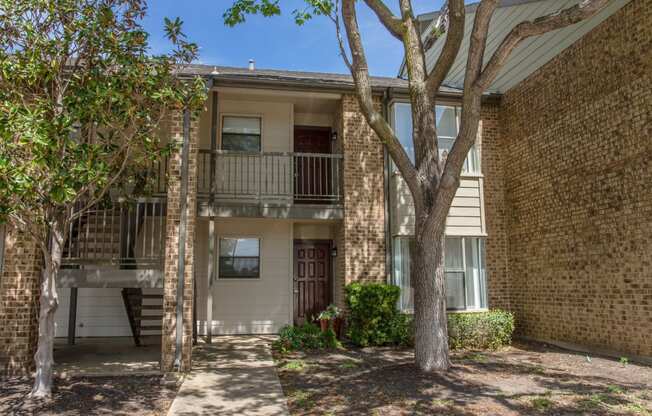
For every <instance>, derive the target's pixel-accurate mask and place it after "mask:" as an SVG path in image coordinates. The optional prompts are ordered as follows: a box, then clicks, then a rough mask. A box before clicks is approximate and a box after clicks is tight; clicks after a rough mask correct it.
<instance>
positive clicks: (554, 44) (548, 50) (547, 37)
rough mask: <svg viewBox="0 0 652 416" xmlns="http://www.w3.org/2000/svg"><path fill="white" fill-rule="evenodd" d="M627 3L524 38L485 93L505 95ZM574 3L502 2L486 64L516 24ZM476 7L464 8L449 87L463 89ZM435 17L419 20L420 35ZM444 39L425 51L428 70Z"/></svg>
mask: <svg viewBox="0 0 652 416" xmlns="http://www.w3.org/2000/svg"><path fill="white" fill-rule="evenodd" d="M629 1H630V0H613V1H612V2H610V3H609V4H608V5H607V7H606V8H605V9H603V10H602V11H601V12H600V13H598V14H596V15H595V16H593V17H592V18H590V19H587V20H585V21H583V22H580V23H578V24H575V25H571V26H568V27H566V28H563V29H558V30H555V31H552V32H549V33H546V34H543V35H541V36H534V37H531V38H528V39H526V40H525V41H523V42H522V43H521V45H519V46H518V47H517V48H516V49H515V50H514V51H513V52H512V54H511V55H510V57H509V58H508V60H507V62H506V63H505V66H504V67H503V69H502V70H501V71H500V73H499V74H498V76H497V77H496V80H495V81H494V83H493V84H492V85H491V86H490V87H489V88H488V91H487V92H489V93H494V94H502V93H504V92H506V91H507V90H509V89H510V88H512V87H513V86H515V85H516V84H518V83H519V82H521V81H522V80H524V79H525V78H527V77H528V76H529V75H530V74H532V73H533V72H534V71H536V70H537V69H538V68H540V67H541V66H543V65H544V64H545V63H547V62H548V61H550V60H551V59H552V58H554V57H555V56H557V55H558V54H559V53H561V52H562V51H563V50H564V49H566V48H567V47H569V46H570V45H572V44H573V43H575V42H576V41H577V40H578V39H580V38H581V37H582V36H584V35H585V34H586V33H588V32H589V31H591V30H592V29H593V28H594V27H596V26H597V25H598V24H600V23H601V22H602V21H604V20H605V19H606V18H607V17H609V16H611V15H612V14H613V13H615V12H616V11H617V10H618V9H620V8H621V7H623V6H624V5H625V4H627V3H628V2H629ZM577 3H579V0H502V1H501V2H500V5H499V7H498V8H497V9H496V11H495V12H494V15H493V17H492V19H491V24H490V26H489V34H488V36H487V48H486V51H485V63H486V62H487V61H488V60H489V58H490V57H491V55H492V54H493V53H494V51H495V50H496V49H497V47H498V45H499V44H500V42H501V41H502V40H503V39H504V38H505V36H507V34H508V33H509V31H510V30H511V29H512V28H513V27H514V26H516V25H517V24H518V23H520V22H523V21H526V20H532V19H535V18H537V17H539V16H544V15H547V14H550V13H554V12H556V11H559V10H561V9H564V8H567V7H571V6H573V5H574V4H577ZM477 5H478V3H474V4H470V5H467V6H466V17H465V22H464V25H465V26H464V39H463V40H462V45H461V48H460V52H459V54H458V55H457V58H456V59H455V62H454V63H453V65H452V67H451V70H450V72H449V73H448V76H447V77H446V80H445V81H444V84H445V85H446V86H448V87H449V88H454V89H461V88H463V85H464V72H465V69H466V60H467V52H468V48H469V37H470V33H471V29H472V27H473V19H474V18H475V10H476V8H477ZM436 15H437V13H430V14H425V15H423V17H421V21H422V22H424V24H423V27H425V28H424V29H423V30H422V36H423V35H424V34H426V33H429V32H430V30H431V27H432V25H434V24H435V22H434V16H436ZM425 22H427V23H425ZM445 38H446V37H445V36H444V37H442V38H440V39H438V40H437V41H436V42H435V43H434V44H433V45H432V47H431V48H430V49H429V50H428V51H426V65H427V66H428V69H431V68H432V67H433V66H434V64H435V62H436V59H437V57H438V56H439V54H440V52H441V49H442V47H443V45H444V41H445ZM404 72H405V71H404V65H401V69H400V74H399V75H402V74H404Z"/></svg>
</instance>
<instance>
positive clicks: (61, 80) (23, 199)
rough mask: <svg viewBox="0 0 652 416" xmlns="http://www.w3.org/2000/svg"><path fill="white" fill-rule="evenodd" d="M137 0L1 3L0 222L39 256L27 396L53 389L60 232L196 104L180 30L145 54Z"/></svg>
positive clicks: (200, 94)
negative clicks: (168, 48)
mask: <svg viewBox="0 0 652 416" xmlns="http://www.w3.org/2000/svg"><path fill="white" fill-rule="evenodd" d="M145 11H146V3H145V0H0V74H1V78H0V139H1V141H0V221H7V222H9V223H10V224H11V225H12V226H13V227H15V228H16V229H18V230H20V231H21V232H23V233H25V234H26V235H28V236H30V237H31V238H33V240H34V241H35V242H36V244H37V245H38V247H39V248H40V251H41V253H42V255H43V265H44V267H43V273H42V279H41V285H40V301H39V302H40V303H39V305H40V311H39V318H38V327H39V328H38V346H37V351H36V354H35V356H34V359H35V363H36V379H35V381H34V387H33V390H32V396H37V397H38V396H48V395H49V394H50V391H51V386H52V366H53V340H54V313H55V311H56V309H57V305H58V299H57V291H56V285H57V278H58V274H59V268H60V265H61V259H62V253H63V250H64V245H65V243H66V237H67V234H68V233H67V232H66V230H68V229H69V226H70V224H71V223H72V222H73V221H74V220H75V219H76V218H78V217H79V216H81V215H83V214H84V213H85V212H86V211H87V210H89V209H90V208H91V207H93V205H95V204H96V203H97V202H98V201H100V200H102V199H103V198H104V197H105V196H107V193H108V191H109V190H110V189H112V188H113V187H116V186H118V184H121V183H125V182H128V180H126V179H125V178H126V176H128V174H129V172H135V171H138V170H139V169H143V168H144V167H145V166H147V165H148V164H149V163H151V161H152V160H154V159H156V158H157V157H159V156H160V154H161V153H164V152H165V151H167V150H169V149H168V148H167V147H165V146H164V144H163V143H162V142H161V141H160V140H159V138H158V135H157V128H158V127H159V124H160V122H161V120H162V119H164V117H165V115H166V114H168V113H169V112H170V111H179V110H181V109H191V110H192V109H196V108H197V107H198V106H199V105H201V103H203V100H204V95H205V85H204V82H203V81H202V80H201V79H194V80H184V79H181V78H180V77H178V76H177V73H178V69H179V65H184V64H187V63H190V62H191V61H192V60H193V59H194V58H195V56H196V54H197V46H196V45H195V44H193V43H190V42H188V41H187V40H186V37H185V36H184V34H183V33H182V32H181V21H180V20H179V19H176V20H168V19H166V21H165V29H166V34H167V37H168V38H169V39H170V40H171V42H172V44H173V51H172V52H171V53H170V54H168V55H160V56H150V55H149V53H148V43H147V39H148V35H147V33H146V32H145V31H144V30H143V28H142V27H141V26H140V20H141V19H142V18H143V16H144V14H145Z"/></svg>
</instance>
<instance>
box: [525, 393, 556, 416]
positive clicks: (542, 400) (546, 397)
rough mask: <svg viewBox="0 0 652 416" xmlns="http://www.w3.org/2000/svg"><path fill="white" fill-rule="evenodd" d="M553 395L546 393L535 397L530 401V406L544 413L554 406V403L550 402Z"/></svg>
mask: <svg viewBox="0 0 652 416" xmlns="http://www.w3.org/2000/svg"><path fill="white" fill-rule="evenodd" d="M550 396H551V393H550V392H546V393H545V394H543V395H541V396H535V397H532V398H531V399H530V405H531V406H532V407H534V408H535V409H536V410H538V411H539V412H544V411H546V410H548V409H549V408H550V407H552V405H553V401H552V400H550Z"/></svg>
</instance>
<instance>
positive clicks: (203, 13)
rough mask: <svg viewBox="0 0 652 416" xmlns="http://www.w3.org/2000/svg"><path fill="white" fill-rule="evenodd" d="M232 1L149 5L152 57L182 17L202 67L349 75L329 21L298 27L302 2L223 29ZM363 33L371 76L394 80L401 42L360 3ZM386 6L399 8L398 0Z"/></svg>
mask: <svg viewBox="0 0 652 416" xmlns="http://www.w3.org/2000/svg"><path fill="white" fill-rule="evenodd" d="M230 3H231V2H230V0H185V1H184V0H150V1H149V11H148V15H147V17H146V18H145V21H144V23H143V24H144V26H145V29H146V30H147V31H148V32H149V33H150V36H151V37H150V43H151V46H152V50H153V52H155V53H156V52H163V51H166V50H168V49H169V43H168V42H167V40H166V39H165V37H164V35H163V18H164V17H166V16H167V17H177V16H178V17H180V18H181V20H183V21H184V32H185V33H186V34H187V35H188V37H189V38H190V40H192V41H193V42H196V43H198V44H199V47H200V59H199V61H200V63H205V64H211V65H228V66H247V63H248V61H249V59H250V58H253V59H255V60H256V67H258V68H273V69H288V70H305V71H321V72H340V73H346V72H347V68H346V67H345V66H344V64H343V63H342V58H341V57H340V56H339V50H338V47H337V42H336V39H335V29H334V27H333V25H332V23H331V22H330V20H328V19H326V18H323V17H318V18H315V19H313V20H312V21H309V22H308V23H306V24H305V25H304V26H302V27H299V26H297V25H296V24H294V21H293V20H292V15H291V12H292V10H294V9H296V8H300V7H302V5H303V4H304V3H303V2H302V1H300V0H281V2H280V4H281V8H282V9H283V14H282V15H281V16H277V17H272V18H264V17H262V16H250V17H249V18H248V19H247V21H246V22H245V23H242V24H240V25H239V26H236V27H234V28H230V27H227V26H225V25H224V23H223V20H222V13H223V12H224V10H226V9H227V8H228V6H229V5H230ZM358 3H359V4H358V18H359V24H360V30H361V32H362V36H363V41H364V44H365V48H366V52H367V59H368V61H369V68H370V72H371V73H372V74H373V75H382V76H389V77H394V76H396V75H397V72H398V67H399V65H400V63H401V59H402V57H403V48H402V45H401V44H400V42H398V41H397V40H396V39H394V38H393V37H392V36H391V35H389V34H388V33H387V32H386V31H385V29H384V28H383V27H382V26H381V25H380V23H378V21H377V19H376V17H375V15H373V14H372V12H371V11H370V10H369V9H367V7H366V6H365V5H364V3H362V2H358ZM412 3H413V6H414V8H415V12H416V13H424V12H429V11H432V10H438V9H439V8H440V7H441V0H434V1H433V0H413V2H412ZM387 4H388V5H389V6H390V7H392V8H393V9H396V8H397V4H398V0H388V1H387Z"/></svg>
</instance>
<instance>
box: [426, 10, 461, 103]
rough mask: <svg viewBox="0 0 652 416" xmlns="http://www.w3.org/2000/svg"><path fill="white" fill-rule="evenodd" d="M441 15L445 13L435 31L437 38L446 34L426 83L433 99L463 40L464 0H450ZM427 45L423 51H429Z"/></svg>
mask: <svg viewBox="0 0 652 416" xmlns="http://www.w3.org/2000/svg"><path fill="white" fill-rule="evenodd" d="M441 13H446V17H444V16H442V15H440V19H441V20H442V24H441V26H439V27H437V28H436V29H435V30H436V31H438V32H439V33H438V36H442V35H443V32H446V42H445V43H444V46H443V48H442V50H441V54H440V55H439V58H437V62H436V63H435V66H434V67H433V69H432V71H431V72H430V75H428V79H427V81H426V82H427V85H426V88H427V89H428V94H429V95H430V96H431V97H432V98H433V99H434V97H435V95H436V94H437V92H439V87H441V84H442V82H444V79H445V78H446V75H447V74H448V71H450V69H451V66H452V65H453V62H455V58H456V57H457V54H458V52H459V50H460V45H461V44H462V39H464V17H465V10H464V0H451V1H449V2H447V3H446V5H445V7H444V8H443V9H442V11H441ZM428 43H429V42H426V45H425V46H424V48H425V50H428V49H429V46H428Z"/></svg>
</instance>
